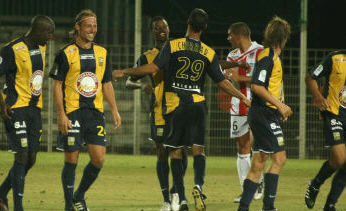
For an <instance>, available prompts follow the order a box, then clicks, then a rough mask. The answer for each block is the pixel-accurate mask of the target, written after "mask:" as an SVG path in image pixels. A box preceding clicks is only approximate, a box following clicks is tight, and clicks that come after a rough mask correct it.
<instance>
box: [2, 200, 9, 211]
mask: <svg viewBox="0 0 346 211" xmlns="http://www.w3.org/2000/svg"><path fill="white" fill-rule="evenodd" d="M0 211H9V209H8V200H7V198H0Z"/></svg>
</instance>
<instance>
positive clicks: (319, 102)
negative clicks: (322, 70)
mask: <svg viewBox="0 0 346 211" xmlns="http://www.w3.org/2000/svg"><path fill="white" fill-rule="evenodd" d="M305 83H306V85H307V87H308V88H309V90H310V92H311V93H312V95H313V96H314V100H315V104H314V105H315V106H316V107H317V108H318V109H319V110H320V111H324V110H326V109H327V108H329V107H330V104H329V102H328V101H327V99H326V98H324V97H323V96H322V94H321V92H320V91H319V90H318V84H317V81H316V80H314V79H313V78H312V77H311V76H310V75H309V74H307V75H306V77H305Z"/></svg>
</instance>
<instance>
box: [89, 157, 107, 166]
mask: <svg viewBox="0 0 346 211" xmlns="http://www.w3.org/2000/svg"><path fill="white" fill-rule="evenodd" d="M104 162H105V157H97V158H93V159H92V160H91V163H92V164H93V165H94V166H96V167H97V168H102V166H103V163H104Z"/></svg>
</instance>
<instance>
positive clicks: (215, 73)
mask: <svg viewBox="0 0 346 211" xmlns="http://www.w3.org/2000/svg"><path fill="white" fill-rule="evenodd" d="M207 73H208V75H209V76H210V77H211V78H212V79H213V81H214V82H215V83H219V82H221V81H223V80H225V76H224V75H223V74H222V69H221V66H220V64H219V60H218V58H217V56H216V55H215V56H214V58H213V61H212V62H211V63H210V65H209V68H208V69H207Z"/></svg>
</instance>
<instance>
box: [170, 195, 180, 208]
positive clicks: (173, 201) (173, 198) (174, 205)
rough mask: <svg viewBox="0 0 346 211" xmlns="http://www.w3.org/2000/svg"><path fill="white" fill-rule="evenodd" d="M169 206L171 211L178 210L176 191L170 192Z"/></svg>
mask: <svg viewBox="0 0 346 211" xmlns="http://www.w3.org/2000/svg"><path fill="white" fill-rule="evenodd" d="M171 207H172V211H179V207H180V204H179V194H178V193H172V195H171Z"/></svg>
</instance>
